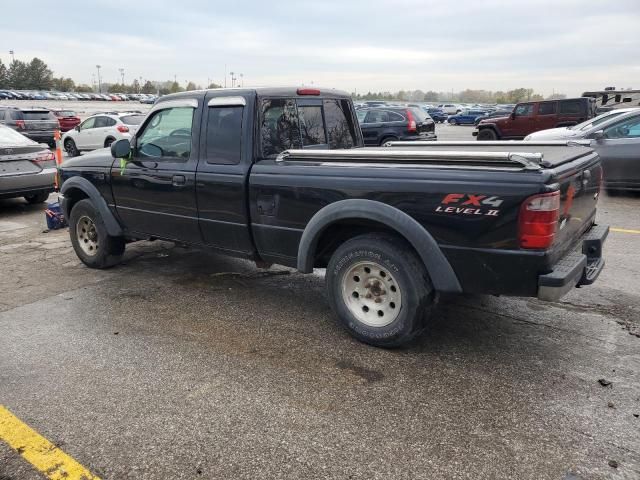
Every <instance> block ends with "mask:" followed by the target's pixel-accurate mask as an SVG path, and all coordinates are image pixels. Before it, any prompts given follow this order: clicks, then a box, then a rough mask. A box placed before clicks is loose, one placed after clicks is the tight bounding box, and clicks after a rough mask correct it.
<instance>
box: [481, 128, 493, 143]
mask: <svg viewBox="0 0 640 480" xmlns="http://www.w3.org/2000/svg"><path fill="white" fill-rule="evenodd" d="M497 139H498V135H496V132H495V131H493V129H491V128H483V129H482V130H480V131H479V132H478V140H484V141H487V140H497Z"/></svg>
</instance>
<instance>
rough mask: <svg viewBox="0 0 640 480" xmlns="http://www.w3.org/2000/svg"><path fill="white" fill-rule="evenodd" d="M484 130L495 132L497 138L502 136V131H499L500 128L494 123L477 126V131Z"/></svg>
mask: <svg viewBox="0 0 640 480" xmlns="http://www.w3.org/2000/svg"><path fill="white" fill-rule="evenodd" d="M485 128H490V129H492V130H495V132H496V135H498V137H501V136H502V131H501V130H500V127H498V125H496V124H495V123H484V124H483V123H479V124H478V131H480V130H483V129H485Z"/></svg>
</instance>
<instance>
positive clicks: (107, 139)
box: [104, 136, 116, 147]
mask: <svg viewBox="0 0 640 480" xmlns="http://www.w3.org/2000/svg"><path fill="white" fill-rule="evenodd" d="M109 140H111V141H112V142H114V141H115V140H116V139H115V138H113V137H111V136H109V137H107V138H105V139H104V146H105V147H106V146H107V142H108V141H109Z"/></svg>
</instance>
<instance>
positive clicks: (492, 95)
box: [351, 88, 567, 103]
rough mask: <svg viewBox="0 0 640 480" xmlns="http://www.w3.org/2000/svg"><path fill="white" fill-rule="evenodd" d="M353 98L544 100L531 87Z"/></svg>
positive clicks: (370, 94)
mask: <svg viewBox="0 0 640 480" xmlns="http://www.w3.org/2000/svg"><path fill="white" fill-rule="evenodd" d="M351 96H352V97H353V99H354V100H396V101H398V100H400V101H405V102H432V103H436V102H437V103H442V102H458V103H519V102H528V101H539V100H545V97H544V96H543V95H541V94H539V93H536V92H535V91H534V90H533V89H532V88H516V89H513V90H508V91H506V92H504V91H501V90H498V91H495V92H494V91H491V90H472V89H466V90H462V91H460V92H435V91H433V90H429V91H426V92H424V91H422V90H400V91H397V92H389V91H386V92H367V93H365V94H360V93H356V92H354V93H352V94H351ZM562 98H567V96H566V95H565V94H563V93H554V94H553V95H549V96H548V97H546V99H547V100H556V99H562Z"/></svg>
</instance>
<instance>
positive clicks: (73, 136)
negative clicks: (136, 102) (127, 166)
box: [62, 112, 145, 157]
mask: <svg viewBox="0 0 640 480" xmlns="http://www.w3.org/2000/svg"><path fill="white" fill-rule="evenodd" d="M144 117H145V115H144V114H141V113H138V112H120V113H118V112H109V113H97V114H95V115H92V116H91V117H89V118H87V119H86V120H85V121H84V122H82V123H81V124H80V125H78V126H77V127H76V128H74V129H73V130H69V131H68V132H67V133H65V134H64V135H63V136H62V145H63V146H64V149H65V151H66V152H67V154H68V155H69V156H71V157H75V156H77V155H80V152H85V151H88V150H95V149H97V148H107V147H109V146H110V145H111V144H112V143H113V142H115V141H116V140H120V139H122V138H126V139H130V138H131V136H132V135H133V134H134V133H135V132H136V130H137V129H138V127H139V126H140V124H141V123H142V120H144Z"/></svg>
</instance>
